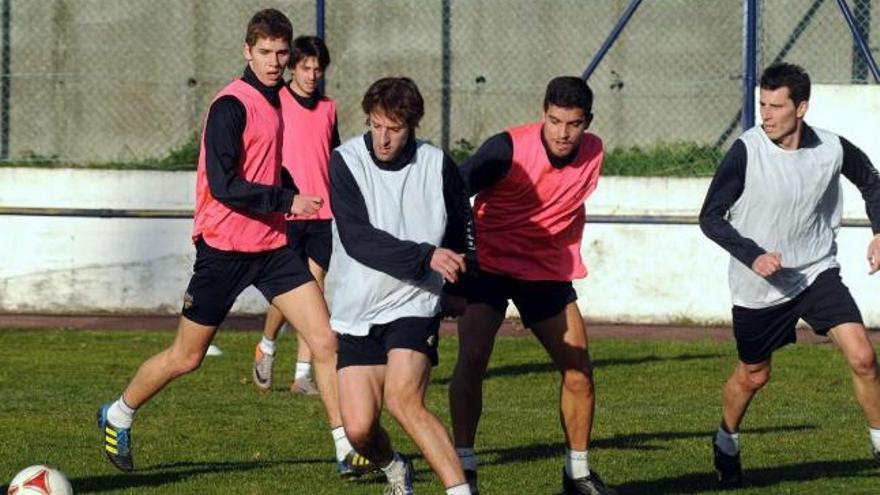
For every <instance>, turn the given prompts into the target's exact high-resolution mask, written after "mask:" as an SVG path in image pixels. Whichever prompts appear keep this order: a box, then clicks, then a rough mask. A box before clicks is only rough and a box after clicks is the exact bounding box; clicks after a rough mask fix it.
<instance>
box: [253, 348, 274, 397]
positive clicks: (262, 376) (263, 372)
mask: <svg viewBox="0 0 880 495" xmlns="http://www.w3.org/2000/svg"><path fill="white" fill-rule="evenodd" d="M274 362H275V355H274V354H267V353H265V352H263V349H261V348H260V344H257V350H256V353H255V355H254V370H253V372H252V373H251V377H252V378H253V379H254V385H256V386H257V388H258V389H260V390H261V391H263V392H268V391H269V390H271V389H272V365H273V364H274Z"/></svg>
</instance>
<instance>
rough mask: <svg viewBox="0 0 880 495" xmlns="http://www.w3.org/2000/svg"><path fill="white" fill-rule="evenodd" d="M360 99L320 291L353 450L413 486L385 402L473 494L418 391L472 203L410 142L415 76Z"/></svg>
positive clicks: (418, 105) (335, 162)
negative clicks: (360, 118)
mask: <svg viewBox="0 0 880 495" xmlns="http://www.w3.org/2000/svg"><path fill="white" fill-rule="evenodd" d="M361 106H362V108H363V110H364V113H365V114H366V115H367V125H368V126H369V132H367V133H365V134H364V135H363V136H356V137H354V138H351V139H349V140H348V141H346V142H345V143H343V144H342V145H341V146H339V147H338V148H337V149H336V150H335V151H334V152H333V154H332V156H331V157H330V199H331V203H330V204H331V206H332V207H333V216H334V222H335V223H334V226H333V258H332V260H331V262H330V270H329V272H328V275H327V289H328V293H329V294H331V295H332V296H331V299H330V314H331V317H332V318H331V326H332V327H333V329H334V330H335V331H336V332H338V334H339V354H338V364H337V367H338V370H339V371H338V376H339V400H340V409H341V411H342V422H343V425H344V426H345V432H346V433H347V434H348V438H349V439H350V440H351V442H352V444H354V446H355V449H357V451H358V453H360V454H361V455H363V456H364V457H366V458H367V459H369V460H370V461H372V462H373V464H375V465H376V466H379V467H381V468H382V471H384V473H385V475H386V477H387V479H388V486H387V488H386V493H390V494H393V495H404V494H410V493H412V475H413V471H412V465H411V464H410V462H409V461H408V460H407V459H406V458H405V457H404V456H402V455H401V454H399V453H397V452H395V451H394V450H393V449H392V446H391V442H390V440H389V438H388V434H387V433H386V431H385V430H384V429H383V428H382V426H381V425H380V416H381V413H382V405H383V403H384V404H385V405H386V406H387V408H388V411H389V412H390V413H391V415H392V416H394V418H395V419H396V420H397V422H398V423H400V425H401V426H402V427H403V429H404V431H406V433H407V435H409V436H410V438H412V439H413V441H415V443H416V445H417V446H418V448H419V450H421V452H422V454H423V455H424V456H425V459H426V460H427V461H428V463H429V464H430V465H431V468H432V469H433V470H434V472H435V473H437V476H438V477H439V478H440V481H441V482H442V483H443V485H444V486H445V487H446V493H448V494H469V493H470V490H469V488H468V484H467V482H466V481H465V478H464V473H463V472H462V470H461V465H460V464H459V462H458V459H457V458H456V456H455V450H454V449H453V447H452V442H451V441H450V438H449V435H448V433H447V432H446V430H445V429H444V427H443V425H442V424H441V423H440V421H439V420H438V419H437V418H436V417H435V416H434V415H433V414H432V413H431V412H430V411H428V410H427V409H426V408H425V402H424V399H425V391H426V389H427V386H428V382H429V380H430V376H431V367H432V366H433V365H436V364H437V344H438V339H439V334H438V330H439V326H440V317H439V312H440V303H441V292H442V291H443V288H444V287H443V281H444V279H445V280H446V281H447V282H452V283H454V282H457V281H458V280H459V278H460V277H461V275H462V272H464V271H465V270H466V268H465V258H464V253H465V252H466V248H467V245H468V236H467V226H468V224H469V212H470V205H469V204H468V199H467V195H466V193H465V189H464V185H463V183H462V180H461V177H460V176H459V173H458V169H457V167H456V166H455V163H454V162H452V160H451V159H450V158H449V157H448V156H447V155H446V154H445V153H444V152H443V151H441V150H440V149H438V148H436V147H434V146H432V145H430V144H428V143H426V142H423V141H419V140H417V139H416V136H415V131H416V127H418V124H419V121H420V120H421V118H422V115H423V114H424V101H423V100H422V96H421V94H420V93H419V89H418V87H417V86H416V84H415V83H414V82H413V81H412V80H411V79H408V78H405V77H399V78H394V77H392V78H385V79H380V80H378V81H376V82H374V83H373V84H372V85H371V86H370V88H369V89H368V90H367V92H366V94H365V95H364V98H363V100H362V104H361ZM352 280H356V281H357V283H352V282H351V281H352Z"/></svg>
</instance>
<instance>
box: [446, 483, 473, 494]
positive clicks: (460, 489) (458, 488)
mask: <svg viewBox="0 0 880 495" xmlns="http://www.w3.org/2000/svg"><path fill="white" fill-rule="evenodd" d="M446 495H471V487H470V486H469V485H468V484H467V483H462V484H460V485H455V486H450V487H449V488H447V489H446Z"/></svg>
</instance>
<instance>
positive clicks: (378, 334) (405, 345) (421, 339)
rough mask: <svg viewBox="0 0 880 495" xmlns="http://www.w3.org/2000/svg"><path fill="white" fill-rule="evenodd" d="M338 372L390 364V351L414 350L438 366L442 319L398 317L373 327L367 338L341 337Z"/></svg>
mask: <svg viewBox="0 0 880 495" xmlns="http://www.w3.org/2000/svg"><path fill="white" fill-rule="evenodd" d="M338 338H339V348H338V350H337V353H338V357H337V360H336V369H342V368H345V367H346V366H381V365H383V364H386V363H388V351H390V350H391V349H412V350H414V351H418V352H421V353H422V354H425V355H426V356H428V358H429V359H430V360H431V365H432V366H437V362H438V356H437V345H438V344H439V343H440V317H437V316H432V317H428V318H420V317H415V316H412V317H406V318H398V319H397V320H394V321H392V322H391V323H385V324H383V325H373V326H371V327H370V333H369V334H368V335H365V336H362V337H361V336H356V335H345V334H340V335H339V336H338Z"/></svg>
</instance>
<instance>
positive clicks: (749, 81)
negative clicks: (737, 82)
mask: <svg viewBox="0 0 880 495" xmlns="http://www.w3.org/2000/svg"><path fill="white" fill-rule="evenodd" d="M743 17H744V20H745V35H746V36H745V38H746V39H745V46H744V47H743V48H744V49H743V66H744V67H745V77H744V78H743V112H742V120H741V121H740V123H741V125H742V128H743V130H744V131H745V130H746V129H751V128H752V127H754V126H755V86H757V82H758V75H757V74H758V67H757V66H758V0H744V1H743Z"/></svg>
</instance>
